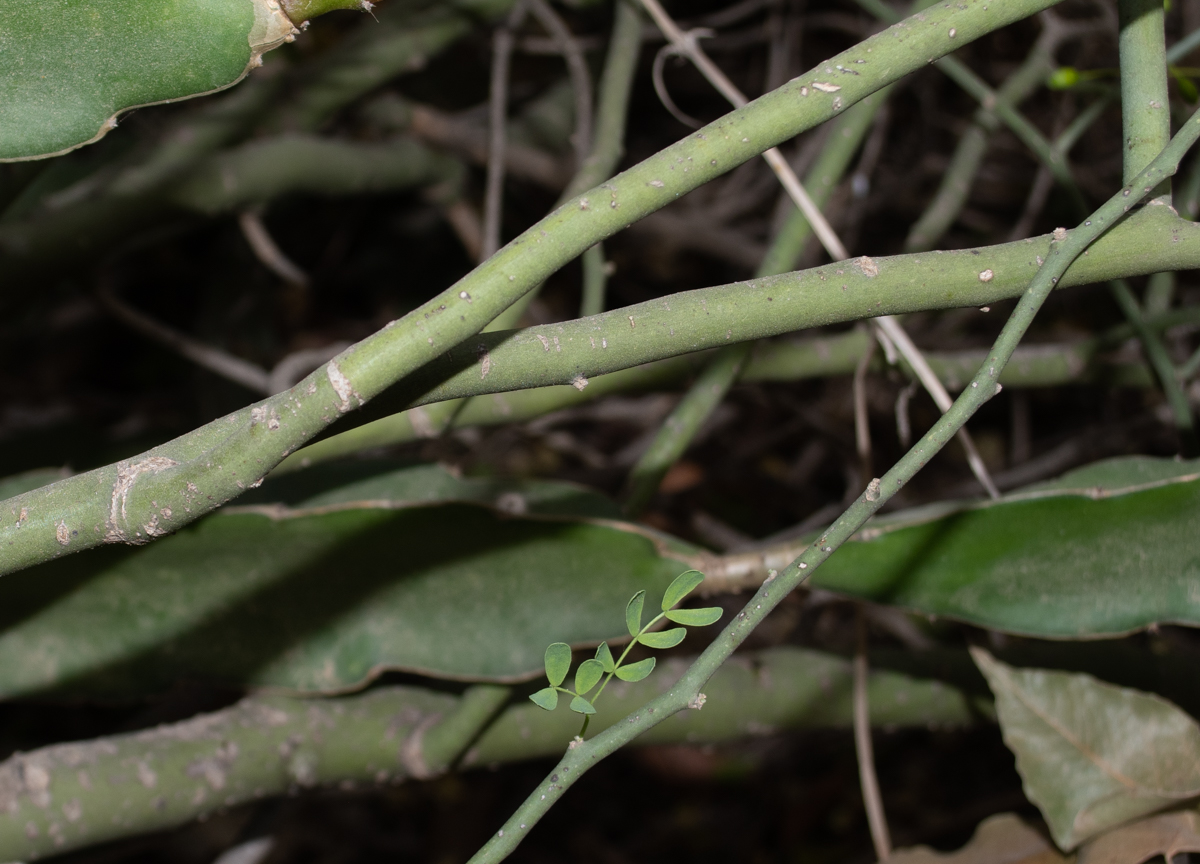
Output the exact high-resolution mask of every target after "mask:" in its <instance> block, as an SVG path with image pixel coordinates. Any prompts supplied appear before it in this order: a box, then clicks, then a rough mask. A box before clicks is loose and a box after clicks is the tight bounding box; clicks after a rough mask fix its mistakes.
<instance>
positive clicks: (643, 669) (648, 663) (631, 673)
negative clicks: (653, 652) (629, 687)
mask: <svg viewBox="0 0 1200 864" xmlns="http://www.w3.org/2000/svg"><path fill="white" fill-rule="evenodd" d="M656 662H657V660H656V658H654V657H647V658H646V659H645V660H639V661H638V662H636V663H630V664H629V665H628V666H622V667H620V668H619V669H617V677H618V678H620V679H621V680H622V681H629V682H630V683H636V682H638V681H641V680H642V679H644V678H645V677H646V676H647V675H649V674H650V673H651V672H653V671H654V664H655V663H656Z"/></svg>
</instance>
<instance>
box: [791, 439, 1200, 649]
mask: <svg viewBox="0 0 1200 864" xmlns="http://www.w3.org/2000/svg"><path fill="white" fill-rule="evenodd" d="M1198 536H1200V461H1193V462H1176V461H1174V460H1172V459H1152V458H1149V457H1131V458H1123V459H1113V460H1108V461H1106V462H1101V463H1098V464H1096V465H1093V466H1089V467H1087V468H1082V469H1079V470H1078V471H1073V472H1070V473H1069V474H1066V475H1064V476H1063V477H1062V478H1060V479H1059V480H1056V481H1053V482H1051V483H1046V484H1039V485H1038V486H1034V487H1031V488H1029V489H1027V490H1021V491H1018V492H1015V493H1013V494H1011V495H1007V496H1005V497H1004V498H1003V499H1001V500H1000V501H997V502H995V503H983V504H978V505H968V506H962V505H955V504H939V505H933V506H931V507H926V508H917V509H914V510H910V511H905V512H899V513H894V514H889V515H888V516H885V517H882V518H880V519H877V520H874V521H873V522H871V523H869V525H868V527H867V528H866V529H864V530H863V531H862V532H861V534H860V536H859V537H856V538H855V540H854V541H852V542H850V543H847V544H846V545H845V546H843V547H842V548H841V549H840V550H839V551H838V553H837V554H836V555H834V556H833V557H832V558H830V559H829V561H828V562H827V563H826V564H824V565H823V566H822V567H821V569H820V570H818V571H817V572H816V573H815V574H813V578H812V585H813V587H817V588H824V589H827V590H831V591H837V592H840V593H843V594H849V595H853V596H856V597H866V598H869V599H871V600H874V601H876V602H880V603H887V604H890V605H895V606H901V607H905V608H908V609H913V610H915V611H918V612H922V613H925V614H933V615H939V616H943V617H947V618H956V619H959V620H962V621H968V622H971V623H973V624H978V625H980V626H982V627H988V628H991V629H995V630H1002V631H1005V632H1008V633H1019V634H1024V635H1029V636H1039V637H1043V638H1080V637H1095V636H1115V635H1120V634H1124V633H1128V632H1130V631H1134V630H1139V629H1142V628H1144V627H1147V626H1149V625H1150V624H1152V623H1155V622H1164V623H1165V622H1174V623H1180V624H1192V625H1195V624H1200V589H1197V587H1196V586H1197V585H1200V545H1197V543H1196V541H1195V538H1196V537H1198Z"/></svg>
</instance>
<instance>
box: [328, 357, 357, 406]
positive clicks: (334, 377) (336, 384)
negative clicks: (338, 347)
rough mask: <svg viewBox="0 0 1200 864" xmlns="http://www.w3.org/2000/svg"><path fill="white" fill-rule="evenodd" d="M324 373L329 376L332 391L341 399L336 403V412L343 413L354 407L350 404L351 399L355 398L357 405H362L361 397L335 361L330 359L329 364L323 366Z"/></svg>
mask: <svg viewBox="0 0 1200 864" xmlns="http://www.w3.org/2000/svg"><path fill="white" fill-rule="evenodd" d="M325 374H326V375H328V376H329V383H330V384H332V385H333V392H334V393H336V394H337V396H338V399H339V400H341V404H339V405H338V413H340V414H345V413H346V412H347V411H349V410H350V409H351V408H352V407H355V406H352V405H351V404H350V400H351V399H356V400H357V401H358V406H359V407H361V406H362V404H363V398H362V397H361V396H359V395H358V392H357V391H356V390H355V389H354V387H353V385H351V383H350V379H349V378H347V377H346V375H345V373H343V372H342V370H341V367H339V366H338V365H337V363H335V362H334V361H332V360H330V361H329V365H328V366H326V367H325Z"/></svg>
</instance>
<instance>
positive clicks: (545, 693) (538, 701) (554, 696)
mask: <svg viewBox="0 0 1200 864" xmlns="http://www.w3.org/2000/svg"><path fill="white" fill-rule="evenodd" d="M529 701H530V702H532V703H533V704H534V705H536V706H538V707H539V708H545V709H546V710H547V711H553V710H554V709H555V708H557V707H558V691H557V690H555V689H554V688H553V687H546V688H545V689H543V690H539V691H537V692H536V693H534V694H532V695H531V696H530V697H529Z"/></svg>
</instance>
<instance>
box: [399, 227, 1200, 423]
mask: <svg viewBox="0 0 1200 864" xmlns="http://www.w3.org/2000/svg"><path fill="white" fill-rule="evenodd" d="M1049 248H1050V237H1049V236H1048V235H1045V236H1042V237H1037V238H1031V239H1029V240H1022V241H1018V242H1015V243H1005V244H1001V245H998V246H990V247H983V248H980V249H964V250H960V251H955V252H928V253H921V254H915V255H897V256H892V257H887V258H875V259H871V258H858V259H851V260H849V261H842V262H838V263H834V264H828V265H825V266H823V267H816V268H813V269H811V270H804V271H800V272H797V273H786V274H783V275H780V276H774V277H769V278H765V279H751V280H749V281H746V282H735V283H732V284H730V285H722V286H717V287H713V288H703V289H699V290H696V291H687V292H681V293H679V294H675V295H673V296H670V297H664V298H661V299H659V300H651V301H648V302H646V303H640V304H637V305H635V306H628V307H625V308H623V309H616V310H613V311H611V312H606V313H604V314H602V315H595V316H592V317H590V318H584V319H578V320H575V321H567V322H563V323H559V324H546V325H542V326H538V327H530V328H527V329H525V330H519V331H510V332H506V333H487V334H481V335H479V336H476V337H475V338H474V339H472V340H471V341H470V342H469V343H467V345H466V346H464V349H465V350H464V349H458V350H456V351H453V352H450V353H449V354H447V355H445V356H443V357H441V358H439V359H438V360H437V361H436V362H434V363H431V364H430V365H429V366H427V367H426V368H424V369H422V370H421V371H420V372H419V373H418V374H417V375H414V376H412V377H411V378H410V379H409V380H406V381H405V382H403V384H401V385H400V386H399V387H397V388H395V391H394V393H391V394H388V396H387V397H386V399H384V400H381V401H380V403H379V405H378V408H380V409H386V408H388V407H391V408H392V409H393V410H398V409H400V408H403V407H407V406H408V405H410V404H426V403H430V402H441V401H444V400H447V399H454V398H459V397H462V396H472V395H479V394H482V393H499V392H504V391H508V390H520V389H524V388H527V387H543V386H546V385H550V384H571V383H572V382H574V383H575V384H576V386H580V385H583V382H584V381H585V380H588V379H590V378H592V376H596V375H604V374H606V373H610V372H615V371H618V370H621V369H628V368H630V367H632V366H637V365H640V364H642V363H648V362H650V361H653V360H659V359H662V358H665V357H674V356H679V355H682V354H687V353H691V352H694V351H702V350H705V349H708V348H717V347H721V346H723V345H728V344H731V343H735V342H743V341H749V340H753V339H761V338H765V337H768V336H776V335H780V334H782V333H789V332H793V331H796V330H803V329H806V328H809V327H817V326H821V325H826V324H838V323H845V322H849V321H856V320H860V319H863V318H871V317H875V316H878V315H896V314H904V313H907V312H916V311H920V310H927V309H946V308H956V307H963V306H986V305H988V304H990V303H995V302H998V301H1000V300H1004V299H1009V298H1013V297H1018V296H1020V295H1021V293H1022V292H1023V291H1024V290H1025V289H1026V288H1027V287H1028V285H1029V283H1030V280H1031V279H1032V278H1033V276H1034V274H1035V273H1036V272H1037V269H1038V266H1039V264H1038V260H1039V258H1043V259H1044V258H1045V256H1046V255H1047V254H1048V252H1049ZM1197 266H1200V226H1198V225H1196V224H1195V223H1192V222H1188V221H1186V220H1183V219H1179V218H1178V217H1176V216H1175V215H1173V214H1172V213H1171V212H1170V211H1168V210H1167V209H1166V208H1159V207H1154V208H1146V209H1144V210H1142V211H1140V212H1139V213H1137V214H1136V215H1135V216H1134V217H1133V218H1130V219H1128V220H1126V221H1125V222H1123V223H1122V224H1121V225H1120V226H1118V227H1117V228H1116V229H1114V230H1113V231H1112V232H1110V233H1109V234H1107V235H1105V236H1104V237H1103V238H1102V239H1101V240H1100V241H1099V242H1097V243H1096V244H1095V245H1094V246H1093V247H1091V248H1090V249H1089V250H1088V254H1087V255H1085V256H1083V257H1081V258H1080V259H1079V260H1078V261H1076V262H1075V263H1074V264H1073V265H1072V266H1071V268H1070V269H1069V270H1068V271H1067V273H1066V274H1065V275H1064V276H1063V278H1062V279H1061V280H1060V281H1059V283H1058V285H1057V287H1060V288H1063V287H1069V286H1073V285H1086V284H1090V283H1093V282H1099V281H1105V280H1108V279H1112V278H1116V277H1121V276H1132V275H1138V274H1145V273H1150V272H1155V271H1158V270H1161V269H1164V268H1170V269H1173V270H1187V269H1192V268H1195V267H1197Z"/></svg>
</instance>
